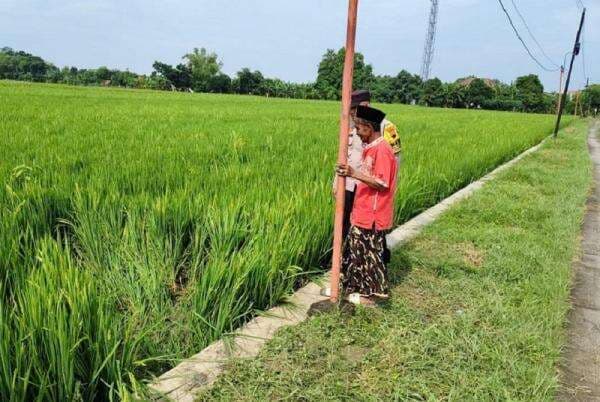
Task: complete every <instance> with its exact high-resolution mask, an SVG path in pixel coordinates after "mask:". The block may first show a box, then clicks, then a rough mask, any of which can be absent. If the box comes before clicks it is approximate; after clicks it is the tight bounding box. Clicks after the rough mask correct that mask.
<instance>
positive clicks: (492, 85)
mask: <svg viewBox="0 0 600 402" xmlns="http://www.w3.org/2000/svg"><path fill="white" fill-rule="evenodd" d="M477 78H479V77H466V78H459V79H458V80H456V83H457V84H458V85H461V86H463V87H468V86H469V85H471V83H472V82H473V80H476V79H477ZM481 80H483V82H484V83H485V85H487V86H488V87H490V88H496V86H497V85H498V80H493V79H491V78H481Z"/></svg>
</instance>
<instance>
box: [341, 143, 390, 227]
mask: <svg viewBox="0 0 600 402" xmlns="http://www.w3.org/2000/svg"><path fill="white" fill-rule="evenodd" d="M361 172H362V173H363V174H365V175H368V176H370V177H373V178H375V179H376V180H377V181H379V182H380V183H381V184H382V185H383V186H385V189H384V190H381V191H378V190H375V189H374V188H371V187H369V186H368V185H366V184H365V183H363V182H360V181H359V182H358V184H357V186H356V194H355V196H354V208H353V209H352V216H351V218H350V220H351V222H352V224H353V225H355V226H358V227H361V228H364V229H372V228H373V227H374V228H375V229H376V230H386V229H390V228H391V227H392V224H393V218H394V195H395V192H396V182H397V176H398V162H397V160H396V157H395V155H394V151H393V150H392V147H391V146H390V145H389V144H388V143H387V142H386V141H385V140H384V138H383V137H379V138H378V139H376V140H375V141H373V142H372V143H370V144H368V145H366V146H365V147H364V149H363V152H362V163H361Z"/></svg>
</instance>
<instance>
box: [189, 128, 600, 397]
mask: <svg viewBox="0 0 600 402" xmlns="http://www.w3.org/2000/svg"><path fill="white" fill-rule="evenodd" d="M585 128H586V127H585V125H584V124H583V123H577V124H576V125H575V126H574V127H572V128H567V129H566V130H563V132H562V133H561V135H560V137H559V139H558V140H557V141H549V142H548V143H547V144H546V145H544V147H543V149H542V150H540V151H538V152H537V153H535V154H533V155H531V156H528V157H527V158H526V159H524V160H523V161H521V162H520V163H519V164H518V165H516V166H515V167H512V168H511V169H510V170H509V171H507V172H505V173H503V174H502V175H501V176H500V177H499V178H497V179H496V180H494V181H492V182H490V183H489V184H487V185H486V186H485V187H484V188H483V189H482V190H481V191H480V192H478V193H477V194H475V195H474V196H473V197H472V198H470V199H468V200H466V201H464V202H463V203H461V204H460V205H458V206H456V207H454V208H452V209H451V210H450V211H449V212H448V213H447V214H445V215H444V216H442V218H441V219H440V220H439V221H437V222H436V223H434V224H433V225H432V226H430V227H428V228H427V229H426V230H425V231H424V233H422V234H421V235H420V236H419V237H418V238H417V239H416V240H414V241H412V242H410V244H408V245H407V246H405V247H402V248H401V249H399V250H396V251H395V253H394V256H393V260H392V263H391V266H390V270H391V275H392V278H393V283H394V287H393V291H392V299H391V302H390V303H389V304H387V305H385V306H383V307H382V308H381V309H379V310H376V311H373V310H366V309H360V308H359V309H358V310H357V312H356V314H355V315H353V316H349V315H345V314H339V313H333V314H326V315H320V316H317V317H315V318H313V319H310V320H308V321H307V322H305V323H303V324H301V325H299V326H297V327H294V328H287V329H285V330H282V331H281V332H280V333H279V334H278V335H277V336H276V337H275V338H274V339H273V340H272V341H270V342H269V343H268V344H267V347H266V349H264V350H263V352H262V353H261V355H260V357H259V358H258V359H256V360H253V361H239V362H236V363H234V364H232V366H231V367H230V369H229V371H228V372H227V373H226V375H224V376H223V377H222V378H221V379H220V380H219V381H218V382H217V384H216V386H215V387H214V388H213V389H212V391H210V392H208V393H206V394H204V395H203V396H202V398H200V399H202V400H208V399H214V400H236V401H242V400H314V401H317V400H318V401H323V400H372V401H375V400H473V401H488V400H524V401H530V400H537V401H541V400H548V401H550V400H553V398H554V395H555V392H556V388H557V370H556V364H557V361H558V359H559V355H560V349H561V345H562V344H563V342H564V328H563V325H564V322H565V315H566V312H567V310H568V306H569V302H568V296H569V286H570V269H571V261H572V258H573V256H574V254H575V252H576V250H577V247H578V235H579V231H580V223H581V219H582V216H583V211H584V203H585V199H586V196H587V193H588V189H589V185H590V180H591V175H590V162H589V157H588V153H587V148H586V142H585V138H586V130H585Z"/></svg>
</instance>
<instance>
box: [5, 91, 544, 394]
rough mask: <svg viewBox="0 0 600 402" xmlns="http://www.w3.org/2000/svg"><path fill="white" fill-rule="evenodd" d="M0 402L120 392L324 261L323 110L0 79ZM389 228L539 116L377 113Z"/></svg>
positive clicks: (327, 168) (327, 155) (487, 162)
mask: <svg viewBox="0 0 600 402" xmlns="http://www.w3.org/2000/svg"><path fill="white" fill-rule="evenodd" d="M0 99H2V102H0V149H1V150H2V157H1V158H0V181H1V186H0V399H1V400H10V401H17V400H32V399H35V398H39V399H40V400H42V399H43V400H72V399H78V398H81V399H84V400H92V399H95V400H104V399H108V398H110V397H115V396H119V395H120V396H123V395H124V393H125V390H128V389H129V390H132V389H133V388H135V386H136V382H137V380H136V379H139V378H147V377H148V376H150V375H151V374H158V373H160V372H162V371H163V370H165V369H166V368H168V367H170V366H172V365H173V364H174V363H175V362H176V361H177V359H180V358H182V357H187V356H189V355H191V354H192V353H195V352H197V351H199V350H200V349H202V348H203V347H204V346H206V345H208V344H209V343H210V342H211V341H214V340H215V339H218V338H219V337H220V336H222V335H223V334H224V333H227V332H229V331H231V330H232V329H234V328H235V327H237V326H238V325H239V324H241V323H242V322H244V320H246V319H247V317H249V316H250V315H251V314H253V312H255V311H257V310H262V309H265V308H267V307H269V306H272V305H273V304H276V303H277V302H278V301H280V300H281V299H282V297H283V296H285V295H286V294H288V293H289V292H290V291H291V290H292V289H293V288H294V286H295V285H296V284H298V282H299V281H301V280H302V279H303V278H304V277H305V276H306V275H307V274H308V273H310V272H314V271H315V270H318V269H320V267H322V266H323V265H324V264H326V263H327V261H328V258H329V254H328V249H329V247H330V237H331V229H332V227H331V226H332V224H331V222H332V211H333V200H332V198H331V179H332V173H333V165H334V162H335V159H336V150H337V146H336V141H337V132H338V115H339V104H337V103H335V102H315V101H310V102H309V101H301V100H285V99H266V98H257V97H242V96H219V95H203V94H180V93H165V92H152V91H134V90H118V89H99V88H95V89H94V88H83V87H66V86H56V85H39V84H23V83H11V82H0ZM382 108H383V109H384V110H385V111H386V112H388V115H389V118H390V119H391V120H392V121H394V122H395V123H396V124H397V125H398V127H399V130H400V134H401V137H402V142H403V146H404V164H403V166H402V177H401V180H400V183H399V188H398V196H397V200H398V202H397V208H396V209H397V215H396V221H397V222H398V223H400V222H402V221H404V220H406V219H407V218H409V217H411V216H413V215H415V214H416V213H418V212H419V211H421V210H423V209H424V208H426V207H428V206H430V205H432V204H434V203H436V202H437V201H438V200H440V199H442V198H444V197H445V196H447V195H449V194H450V193H452V192H453V191H455V190H456V189H458V188H460V187H462V186H463V185H465V184H466V183H469V182H470V181H472V180H473V179H476V178H478V177H480V176H481V175H483V174H484V173H486V172H487V171H489V170H491V169H492V168H493V167H495V166H496V165H498V164H500V163H501V162H504V161H506V160H508V159H510V158H512V157H513V156H515V155H516V154H518V153H519V152H521V151H523V150H524V149H526V148H528V147H530V146H531V145H533V144H535V143H537V142H539V141H540V139H542V138H543V137H545V136H546V135H548V134H549V133H550V131H551V129H552V125H553V124H552V123H553V118H552V116H545V115H524V114H513V113H498V112H485V111H464V110H462V111H459V110H444V109H426V108H417V107H406V106H399V105H382Z"/></svg>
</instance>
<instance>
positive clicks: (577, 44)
mask: <svg viewBox="0 0 600 402" xmlns="http://www.w3.org/2000/svg"><path fill="white" fill-rule="evenodd" d="M584 21H585V8H584V9H583V11H582V12H581V21H579V29H577V36H576V37H575V45H574V46H573V53H572V54H571V64H570V65H569V73H568V74H567V82H566V83H565V90H564V92H563V94H562V97H561V101H560V107H559V108H558V116H556V126H555V127H554V135H553V137H554V138H556V136H557V135H558V129H559V128H560V118H561V117H562V112H563V110H564V108H565V102H566V100H567V92H568V91H569V83H570V82H571V73H572V72H573V62H574V61H575V56H577V55H578V54H579V49H581V43H580V42H579V39H580V38H581V28H582V27H583V23H584Z"/></svg>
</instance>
